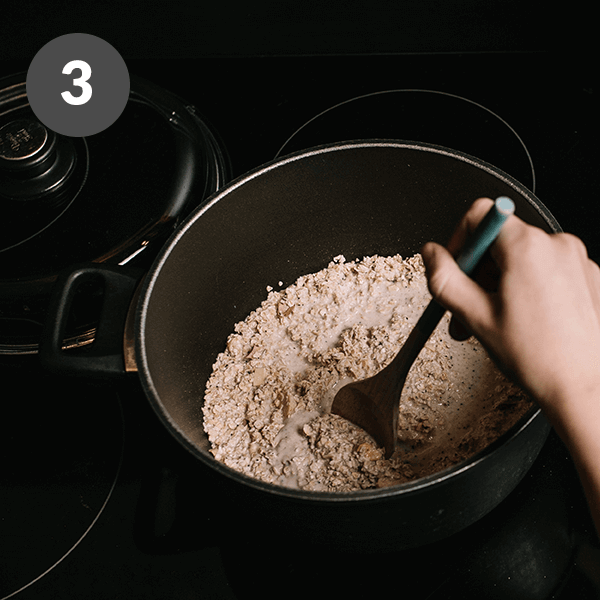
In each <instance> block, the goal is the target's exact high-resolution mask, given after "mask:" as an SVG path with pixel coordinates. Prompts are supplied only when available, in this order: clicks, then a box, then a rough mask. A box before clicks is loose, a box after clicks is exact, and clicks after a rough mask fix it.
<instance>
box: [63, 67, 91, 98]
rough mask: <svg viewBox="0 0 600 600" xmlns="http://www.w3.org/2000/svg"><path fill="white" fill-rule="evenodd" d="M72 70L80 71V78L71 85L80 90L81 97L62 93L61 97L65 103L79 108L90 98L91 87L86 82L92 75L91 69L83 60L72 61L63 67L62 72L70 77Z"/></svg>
mask: <svg viewBox="0 0 600 600" xmlns="http://www.w3.org/2000/svg"><path fill="white" fill-rule="evenodd" d="M74 69H80V70H81V77H79V78H78V79H73V85H76V86H77V87H80V88H81V96H73V94H71V92H63V93H62V94H61V96H62V97H63V99H64V101H65V102H68V103H69V104H73V105H77V106H79V105H81V104H85V103H86V102H87V101H88V100H89V99H90V98H91V97H92V86H91V85H90V84H89V83H88V82H87V81H88V79H89V78H90V77H91V75H92V68H91V67H90V65H88V64H87V63H86V62H85V61H84V60H72V61H71V62H68V63H67V64H66V65H65V67H64V69H63V70H62V72H63V73H64V74H65V75H70V74H71V73H72V72H73V70H74Z"/></svg>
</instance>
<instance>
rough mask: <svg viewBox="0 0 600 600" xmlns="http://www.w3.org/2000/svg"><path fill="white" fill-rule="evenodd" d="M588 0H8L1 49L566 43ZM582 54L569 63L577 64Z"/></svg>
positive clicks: (375, 48) (585, 23)
mask: <svg viewBox="0 0 600 600" xmlns="http://www.w3.org/2000/svg"><path fill="white" fill-rule="evenodd" d="M592 6H593V3H592V2H589V1H588V2H583V1H581V0H578V1H577V2H568V3H565V2H542V1H541V0H522V1H519V0H376V1H375V2H373V1H368V2H367V1H365V0H362V1H358V0H320V1H317V0H303V1H299V0H260V1H254V2H240V0H215V1H212V2H207V1H206V0H200V1H197V2H190V1H186V2H178V1H177V0H171V1H167V0H131V1H128V2H115V1H112V2H111V1H107V0H104V1H103V0H54V1H52V2H41V1H30V2H28V1H27V0H21V1H15V0H13V1H11V2H10V3H8V2H5V3H4V6H3V8H2V14H0V18H1V20H0V23H1V24H0V30H1V40H2V41H1V44H2V54H3V58H4V59H15V58H32V57H33V55H34V54H35V53H36V52H37V51H38V50H39V49H40V48H41V47H42V46H43V45H44V44H45V43H47V42H49V41H50V40H52V39H54V38H55V37H57V36H59V35H63V34H66V33H76V32H81V33H89V34H94V35H97V36H99V37H101V38H103V39H105V40H106V41H108V42H110V43H111V44H112V45H113V46H115V48H117V50H118V51H119V52H120V53H121V54H122V55H123V56H124V57H125V58H185V57H192V58H196V57H202V56H257V55H261V56H262V55H313V54H328V55H335V54H373V53H375V54H377V53H383V54H388V53H391V54H396V53H415V52H416V53H420V52H489V51H493V52H497V51H552V50H558V51H560V52H561V53H564V52H565V51H568V52H569V53H570V54H571V55H572V56H578V55H579V56H581V54H580V52H581V51H582V50H586V51H589V50H591V48H592V45H593V43H592V40H593V39H594V38H595V37H596V33H597V28H596V26H594V24H593V21H596V19H592V18H590V17H591V15H592V10H591V7H592ZM579 66H580V64H575V65H573V67H574V68H578V67H579Z"/></svg>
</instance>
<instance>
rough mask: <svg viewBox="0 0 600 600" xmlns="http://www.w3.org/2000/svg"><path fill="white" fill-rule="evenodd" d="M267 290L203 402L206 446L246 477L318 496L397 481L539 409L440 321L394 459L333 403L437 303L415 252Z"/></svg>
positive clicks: (467, 450)
mask: <svg viewBox="0 0 600 600" xmlns="http://www.w3.org/2000/svg"><path fill="white" fill-rule="evenodd" d="M267 290H268V292H269V293H268V296H267V299H266V300H265V301H264V302H263V303H262V304H261V306H260V307H259V308H258V309H256V310H255V311H254V312H252V313H251V314H250V315H249V316H248V317H247V318H246V320H245V321H243V322H240V323H238V324H237V325H236V326H235V332H234V333H232V334H231V335H230V337H229V339H228V340H227V348H226V350H225V351H224V352H223V353H221V354H220V355H219V356H218V357H217V360H216V362H215V364H214V366H213V373H212V375H211V377H210V379H209V381H208V383H207V387H206V395H205V401H204V407H203V411H204V428H205V430H206V432H207V434H208V437H209V440H210V442H211V445H212V448H211V452H212V453H213V455H214V456H215V458H216V459H217V460H220V461H222V462H224V463H225V464H226V465H228V466H230V467H232V468H233V469H236V470H238V471H241V472H242V473H245V474H246V475H249V476H252V477H255V478H257V479H261V480H263V481H266V482H270V483H274V484H279V485H284V486H290V487H299V488H302V489H307V490H313V491H339V492H347V491H352V490H358V489H366V488H373V487H384V486H389V485H394V484H397V483H402V482H405V481H409V480H413V479H417V478H419V477H423V476H425V475H429V474H432V473H435V472H437V471H439V470H441V469H444V468H446V467H448V466H451V465H453V464H455V463H458V462H461V461H463V460H465V459H466V458H468V457H469V456H471V455H472V454H474V453H475V452H477V451H479V450H481V449H483V448H484V447H486V446H487V445H488V444H489V443H490V442H492V441H493V440H494V439H496V438H497V437H498V436H499V435H501V434H502V433H504V432H505V431H506V430H507V429H508V428H509V427H511V426H512V425H513V424H514V423H515V422H516V421H517V420H518V419H519V418H520V417H521V416H522V415H523V414H524V413H525V412H526V411H527V410H528V409H529V408H530V406H531V403H530V401H529V399H528V398H527V397H526V396H525V394H524V393H523V392H522V391H521V390H520V389H519V388H518V387H516V386H515V385H514V384H512V383H511V382H510V381H509V380H507V379H506V378H505V377H504V376H503V375H502V374H501V373H500V372H499V371H498V369H497V368H496V367H495V365H494V363H493V362H492V361H491V360H490V358H489V357H488V356H487V354H486V352H485V350H484V349H483V348H482V346H481V345H480V344H479V343H478V342H477V341H476V340H468V341H466V342H456V341H454V340H453V339H452V338H451V337H450V335H449V334H448V324H449V315H448V314H446V316H445V317H444V318H443V319H442V321H441V323H440V325H439V326H438V328H437V329H436V331H435V332H434V334H433V335H432V336H431V338H430V339H429V341H428V343H427V344H426V346H425V348H424V349H423V350H422V352H421V354H420V355H419V357H418V359H417V361H416V362H415V364H414V365H413V368H412V369H411V371H410V373H409V375H408V377H407V380H406V385H405V387H404V391H403V394H402V397H401V399H400V416H399V425H398V428H399V435H400V441H401V444H400V448H399V449H398V450H397V451H396V452H395V454H394V455H393V456H392V457H391V458H390V459H389V460H386V459H385V458H384V451H383V449H382V448H380V447H378V446H377V445H376V444H375V442H374V441H373V439H372V438H371V437H370V436H369V435H368V434H367V433H366V432H365V431H363V430H362V429H360V428H359V427H356V426H355V425H353V424H352V423H350V422H348V421H346V420H345V419H343V418H341V417H339V416H337V415H333V414H331V413H330V408H331V403H332V402H333V397H334V395H335V393H336V391H337V389H339V387H340V386H342V385H345V384H346V383H348V382H350V381H353V380H356V379H363V378H365V377H370V376H372V375H374V374H375V373H376V372H378V371H379V370H381V369H382V368H383V367H384V366H385V365H386V364H387V363H388V362H389V361H390V360H391V359H392V358H393V357H394V356H395V354H396V353H397V352H398V350H399V349H400V347H401V346H402V343H403V342H404V340H405V339H406V337H407V336H408V334H409V333H410V331H411V328H412V327H413V325H414V324H415V323H416V321H417V319H418V318H419V316H420V315H421V314H422V312H423V310H424V309H425V307H426V305H427V304H428V302H429V300H430V299H431V296H430V295H429V291H428V289H427V281H426V278H425V268H424V266H423V262H422V260H421V257H420V255H418V254H417V255H415V256H413V257H411V258H409V259H406V260H403V259H402V257H400V256H392V257H381V256H371V257H367V258H363V259H362V260H357V261H353V262H346V260H345V259H344V257H343V256H338V257H336V258H334V259H333V261H332V262H331V263H330V264H329V266H328V267H327V268H326V269H323V270H322V271H319V272H318V273H314V274H311V275H306V276H303V277H300V278H299V279H298V281H297V282H296V283H294V284H293V285H291V286H290V287H288V288H287V289H285V290H282V291H274V290H272V289H271V288H267Z"/></svg>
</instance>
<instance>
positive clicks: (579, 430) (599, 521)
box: [547, 393, 600, 537]
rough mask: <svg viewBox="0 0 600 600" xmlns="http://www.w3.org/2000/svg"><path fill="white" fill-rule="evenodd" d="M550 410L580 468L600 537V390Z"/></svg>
mask: <svg viewBox="0 0 600 600" xmlns="http://www.w3.org/2000/svg"><path fill="white" fill-rule="evenodd" d="M556 407H557V404H554V405H553V408H552V409H550V410H548V411H547V414H548V416H549V418H550V421H551V422H552V424H553V426H554V428H555V429H556V431H557V433H558V434H559V436H560V437H561V439H562V440H563V442H564V443H565V445H566V446H567V448H568V450H569V452H570V454H571V456H572V457H573V461H574V463H575V466H576V468H577V472H578V474H579V478H580V479H581V483H582V486H583V489H584V492H585V495H586V498H587V500H588V504H589V507H590V512H591V515H592V518H593V520H594V524H595V526H596V532H597V534H598V536H599V537H600V393H599V394H593V395H590V396H589V397H588V398H587V399H586V400H584V399H582V398H578V399H577V402H565V403H563V404H562V405H560V404H558V408H556Z"/></svg>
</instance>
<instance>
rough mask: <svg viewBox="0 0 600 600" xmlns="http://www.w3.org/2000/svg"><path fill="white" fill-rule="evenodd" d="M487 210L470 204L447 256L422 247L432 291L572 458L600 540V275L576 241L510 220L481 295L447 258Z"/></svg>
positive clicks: (479, 288) (435, 247) (484, 203)
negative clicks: (531, 401) (530, 401)
mask: <svg viewBox="0 0 600 600" xmlns="http://www.w3.org/2000/svg"><path fill="white" fill-rule="evenodd" d="M490 206H491V200H489V199H480V200H478V201H477V202H475V203H474V204H473V206H472V207H471V208H470V209H469V211H468V212H467V214H466V215H465V217H464V218H463V220H462V222H461V224H460V225H459V227H458V229H457V230H456V232H455V234H454V236H453V237H452V239H451V241H450V243H449V244H448V249H445V248H443V247H442V246H440V245H438V244H433V243H430V244H426V246H425V247H424V248H423V259H424V261H425V265H426V268H427V275H428V278H429V288H430V291H431V293H432V295H433V296H434V297H435V298H436V299H437V300H438V301H439V302H440V304H442V305H443V306H445V307H446V308H447V309H448V310H450V311H452V313H453V315H454V317H455V319H457V320H458V321H460V323H461V324H462V325H463V326H464V327H466V329H467V330H468V331H469V332H472V333H473V334H474V335H475V336H476V337H477V338H478V339H479V340H480V341H481V342H482V344H483V345H484V346H485V347H486V348H487V349H488V351H489V352H490V354H491V355H492V356H494V358H495V359H496V360H497V362H498V363H499V364H500V365H501V366H502V368H503V369H504V370H505V372H507V373H508V374H510V375H511V376H512V377H514V378H515V379H516V380H517V381H519V383H520V384H521V385H522V386H523V387H524V389H526V390H527V391H528V392H529V393H530V394H531V395H532V397H533V398H535V399H536V401H537V402H538V403H539V405H540V407H541V408H542V410H543V411H544V413H545V414H546V416H547V417H548V419H549V421H550V422H551V423H552V425H553V426H554V427H555V429H556V431H557V432H558V434H559V435H560V436H561V438H562V440H563V441H564V443H565V445H566V446H567V448H568V449H569V451H570V452H571V454H572V456H573V459H574V461H575V464H576V466H577V469H578V472H579V475H580V478H581V481H582V484H583V487H584V490H585V493H586V496H587V498H588V502H589V505H590V509H591V512H592V516H593V518H594V522H595V525H596V530H597V532H599V533H600V268H599V267H598V265H597V264H596V263H594V262H593V261H591V260H590V259H589V258H588V256H587V251H586V249H585V246H584V245H583V243H582V242H581V241H580V240H579V239H578V238H576V237H574V236H572V235H570V234H553V235H549V234H547V233H545V232H544V231H542V230H541V229H539V228H537V227H532V226H530V225H528V224H526V223H525V222H523V221H522V220H521V219H519V218H518V217H516V216H513V217H510V218H509V220H508V221H507V222H506V224H505V225H504V227H503V229H502V231H501V232H500V235H499V236H498V239H497V240H496V242H495V243H494V245H493V246H492V249H491V256H492V258H493V261H494V263H495V265H493V269H492V270H493V271H494V276H493V280H494V289H493V290H492V291H490V290H489V289H485V288H484V287H482V286H481V285H480V284H478V283H476V282H475V281H474V280H473V279H471V278H469V277H467V276H466V275H465V274H464V273H462V272H461V271H460V269H459V268H458V266H457V265H456V263H455V262H454V259H453V258H452V254H454V253H455V252H456V250H457V249H459V248H460V247H461V246H462V244H463V243H464V240H465V238H466V236H467V234H468V233H469V232H471V231H472V230H473V229H474V228H475V227H476V225H477V224H478V223H479V221H480V220H481V219H482V218H483V216H484V214H485V213H486V211H487V210H488V209H489V207H490Z"/></svg>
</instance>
